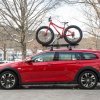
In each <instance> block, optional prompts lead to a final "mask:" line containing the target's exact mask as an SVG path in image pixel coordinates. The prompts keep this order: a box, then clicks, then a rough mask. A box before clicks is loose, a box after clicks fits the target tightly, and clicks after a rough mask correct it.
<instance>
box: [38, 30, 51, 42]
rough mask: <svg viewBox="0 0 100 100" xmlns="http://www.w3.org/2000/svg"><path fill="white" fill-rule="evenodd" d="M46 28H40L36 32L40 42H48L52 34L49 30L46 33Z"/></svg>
mask: <svg viewBox="0 0 100 100" xmlns="http://www.w3.org/2000/svg"><path fill="white" fill-rule="evenodd" d="M46 30H47V29H42V30H41V31H40V32H39V33H38V38H39V40H40V41H42V42H44V43H45V42H48V41H50V40H51V37H52V34H51V32H50V30H48V31H47V33H46Z"/></svg>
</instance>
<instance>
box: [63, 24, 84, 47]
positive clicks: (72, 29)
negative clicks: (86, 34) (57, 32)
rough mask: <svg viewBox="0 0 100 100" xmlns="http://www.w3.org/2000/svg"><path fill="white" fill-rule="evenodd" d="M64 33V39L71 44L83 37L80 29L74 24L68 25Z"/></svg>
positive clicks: (76, 42)
mask: <svg viewBox="0 0 100 100" xmlns="http://www.w3.org/2000/svg"><path fill="white" fill-rule="evenodd" d="M64 34H65V35H64V39H65V41H66V42H67V43H69V44H72V45H75V44H78V43H79V42H80V41H81V39H82V37H83V34H82V30H81V29H80V28H79V27H78V26H75V25H71V26H68V27H67V28H66V29H65V32H64Z"/></svg>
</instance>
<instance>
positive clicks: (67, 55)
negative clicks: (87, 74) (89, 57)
mask: <svg viewBox="0 0 100 100" xmlns="http://www.w3.org/2000/svg"><path fill="white" fill-rule="evenodd" d="M80 59H81V56H80V55H79V54H78V53H74V52H59V60H61V61H62V60H80Z"/></svg>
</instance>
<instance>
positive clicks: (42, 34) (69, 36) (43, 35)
mask: <svg viewBox="0 0 100 100" xmlns="http://www.w3.org/2000/svg"><path fill="white" fill-rule="evenodd" d="M61 23H63V24H64V26H63V27H61V26H58V25H57V24H55V23H54V22H53V21H52V19H51V17H49V26H42V27H40V28H39V29H38V30H37V32H36V40H37V42H38V43H40V44H42V45H44V46H46V45H49V44H51V43H52V42H54V41H55V40H56V39H60V38H64V39H65V41H66V42H67V43H69V44H71V45H75V44H77V43H79V42H80V41H81V39H82V37H83V34H82V30H81V29H80V28H79V27H78V26H76V25H70V26H68V22H61ZM66 24H67V27H65V26H66ZM51 26H52V27H53V28H54V29H55V31H56V32H57V33H58V34H57V35H56V37H55V36H54V31H53V30H52V29H51ZM57 28H59V29H61V30H62V32H59V30H58V29H57Z"/></svg>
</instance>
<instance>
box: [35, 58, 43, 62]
mask: <svg viewBox="0 0 100 100" xmlns="http://www.w3.org/2000/svg"><path fill="white" fill-rule="evenodd" d="M35 62H43V59H42V58H37V59H35Z"/></svg>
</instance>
